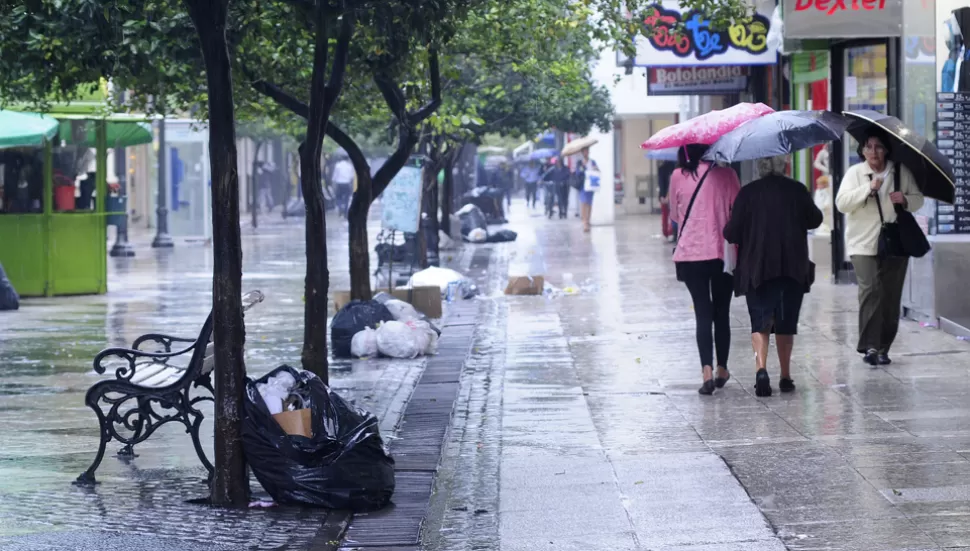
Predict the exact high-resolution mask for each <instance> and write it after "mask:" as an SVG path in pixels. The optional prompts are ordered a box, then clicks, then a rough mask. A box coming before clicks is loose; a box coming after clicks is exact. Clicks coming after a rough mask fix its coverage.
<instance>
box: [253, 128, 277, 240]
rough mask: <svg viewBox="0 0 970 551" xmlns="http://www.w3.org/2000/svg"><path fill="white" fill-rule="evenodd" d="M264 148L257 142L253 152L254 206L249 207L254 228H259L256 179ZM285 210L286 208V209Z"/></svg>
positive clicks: (257, 180)
mask: <svg viewBox="0 0 970 551" xmlns="http://www.w3.org/2000/svg"><path fill="white" fill-rule="evenodd" d="M262 147H263V142H256V150H255V151H253V166H252V168H251V169H250V172H251V173H252V175H253V192H252V193H253V194H252V197H251V198H250V199H251V200H252V204H251V205H250V206H249V210H250V212H251V213H252V216H253V228H258V227H259V216H258V211H259V179H258V178H257V177H256V166H257V165H258V164H259V150H260V149H261V148H262ZM284 208H285V207H284Z"/></svg>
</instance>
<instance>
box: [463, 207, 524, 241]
mask: <svg viewBox="0 0 970 551" xmlns="http://www.w3.org/2000/svg"><path fill="white" fill-rule="evenodd" d="M456 214H457V215H458V219H459V220H460V221H461V235H462V237H463V238H464V239H465V241H468V242H470V243H504V242H507V241H515V239H516V237H518V234H516V233H515V232H514V231H512V230H500V231H498V232H495V233H494V234H490V233H489V231H488V219H487V217H486V215H485V213H484V212H483V211H482V209H480V208H479V207H477V206H476V205H473V204H468V205H465V206H464V207H462V208H461V210H459V211H458V212H457V213H456Z"/></svg>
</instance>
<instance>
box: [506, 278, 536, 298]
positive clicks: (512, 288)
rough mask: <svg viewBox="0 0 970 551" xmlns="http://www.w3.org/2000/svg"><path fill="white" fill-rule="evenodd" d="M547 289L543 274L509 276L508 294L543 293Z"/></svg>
mask: <svg viewBox="0 0 970 551" xmlns="http://www.w3.org/2000/svg"><path fill="white" fill-rule="evenodd" d="M544 289H545V279H543V277H542V276H534V277H533V276H515V277H510V278H509V284H508V285H507V286H506V287H505V294H506V295H541V294H542V293H543V290H544Z"/></svg>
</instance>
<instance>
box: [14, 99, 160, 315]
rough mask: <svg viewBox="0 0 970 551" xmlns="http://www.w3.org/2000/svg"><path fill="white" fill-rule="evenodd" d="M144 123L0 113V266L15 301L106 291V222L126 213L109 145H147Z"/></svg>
mask: <svg viewBox="0 0 970 551" xmlns="http://www.w3.org/2000/svg"><path fill="white" fill-rule="evenodd" d="M144 120H145V119H144V117H132V116H124V115H107V116H102V115H96V114H79V113H76V112H74V113H71V112H70V111H69V110H65V111H63V112H58V111H57V109H56V108H55V109H54V110H53V111H52V112H51V113H47V114H43V115H41V114H36V113H26V112H18V111H4V110H0V264H2V265H3V267H4V269H5V270H6V272H7V276H8V277H9V278H10V281H11V283H12V284H13V286H14V288H15V289H16V290H17V292H18V293H19V294H20V295H21V296H24V297H42V296H48V297H50V296H60V295H85V294H103V293H106V292H107V291H108V278H107V256H108V250H107V249H108V244H107V243H108V236H107V222H108V217H109V216H118V215H120V216H124V215H125V209H126V206H125V205H124V201H123V199H122V198H121V197H119V194H118V193H117V191H114V192H113V191H111V190H109V189H108V185H107V174H108V163H107V161H108V148H123V147H127V146H132V145H138V144H144V143H150V142H151V141H152V131H151V126H150V125H149V124H147V123H145V122H144ZM109 211H110V212H109Z"/></svg>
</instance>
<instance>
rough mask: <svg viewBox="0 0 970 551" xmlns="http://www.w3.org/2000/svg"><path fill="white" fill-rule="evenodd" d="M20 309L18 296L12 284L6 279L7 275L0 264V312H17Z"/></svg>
mask: <svg viewBox="0 0 970 551" xmlns="http://www.w3.org/2000/svg"><path fill="white" fill-rule="evenodd" d="M19 308H20V295H18V294H17V291H16V289H14V288H13V284H12V283H10V280H9V279H7V273H6V272H4V271H3V264H0V310H17V309H19Z"/></svg>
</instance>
